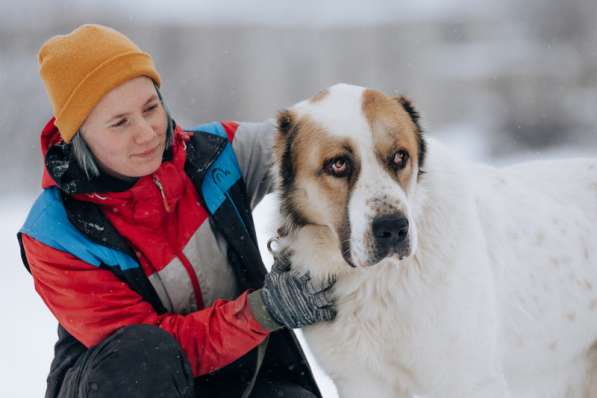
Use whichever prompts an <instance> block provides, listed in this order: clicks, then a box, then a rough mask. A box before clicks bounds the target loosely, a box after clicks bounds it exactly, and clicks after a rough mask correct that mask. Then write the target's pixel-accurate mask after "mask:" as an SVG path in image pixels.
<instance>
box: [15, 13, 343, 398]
mask: <svg viewBox="0 0 597 398" xmlns="http://www.w3.org/2000/svg"><path fill="white" fill-rule="evenodd" d="M39 63H40V74H41V77H42V80H43V81H44V84H45V87H46V91H47V93H48V96H49V99H50V101H51V103H52V107H53V113H54V117H53V118H52V119H51V120H50V121H49V122H48V123H47V125H46V126H45V128H44V129H43V131H42V136H41V142H42V149H43V153H44V155H45V170H44V176H43V188H44V190H43V192H42V194H41V195H40V197H39V198H38V199H37V201H36V203H35V204H34V205H33V207H32V209H31V212H30V214H29V216H28V218H27V221H26V222H25V225H24V226H23V228H22V229H21V231H20V232H19V234H18V237H19V242H20V244H21V249H22V254H23V261H24V263H25V265H26V266H27V268H28V269H29V270H30V272H31V274H32V275H33V279H34V282H35V288H36V290H37V292H38V293H39V295H40V296H41V297H42V299H43V300H44V302H45V303H46V304H47V306H48V308H49V309H50V311H51V312H52V313H53V314H54V315H55V317H56V318H57V320H58V321H59V329H58V334H59V340H58V342H57V344H56V347H55V358H54V360H53V362H52V366H51V370H50V375H49V377H48V390H47V392H46V397H71V396H73V397H74V396H77V397H87V396H89V397H119V396H122V397H195V396H198V397H241V396H242V397H248V396H250V397H267V396H276V394H278V395H281V396H285V397H314V396H320V393H319V391H318V389H317V386H316V384H315V382H314V380H313V377H312V375H311V372H310V369H309V367H308V364H307V363H306V361H305V357H304V355H303V353H302V351H301V350H300V347H299V346H298V344H297V342H296V339H295V338H294V335H293V334H292V332H290V331H289V330H288V329H289V328H295V327H302V326H305V325H308V324H312V323H315V322H319V321H325V320H331V319H333V317H334V316H335V310H334V305H333V302H332V300H331V298H330V292H331V287H332V285H333V281H329V283H326V284H325V286H321V287H318V288H314V287H313V286H311V284H310V281H309V278H308V277H303V278H297V277H295V276H293V275H292V273H290V272H287V270H288V267H285V266H284V264H283V263H278V264H275V265H274V267H273V270H272V272H271V273H270V274H266V271H265V269H264V267H263V264H262V262H261V259H260V256H259V252H258V249H257V244H256V238H255V231H254V227H253V222H252V219H251V209H252V208H253V207H254V206H255V205H256V204H257V203H258V202H259V201H260V199H261V198H262V197H263V196H264V195H265V194H266V193H268V192H269V191H270V190H271V187H272V182H271V180H270V178H269V176H268V170H267V166H268V163H269V160H270V155H271V139H272V137H271V135H272V134H273V131H274V126H272V125H271V124H268V123H264V124H237V123H234V122H224V123H210V124H207V125H203V126H200V127H198V128H195V129H192V130H191V131H184V130H183V129H182V128H181V127H180V126H178V125H177V124H176V123H175V122H174V121H173V120H172V119H171V118H170V116H169V114H168V112H167V110H166V109H165V107H164V105H163V102H162V98H161V95H160V92H159V85H160V76H159V75H158V73H157V71H156V70H155V67H154V64H153V61H152V59H151V57H150V55H149V54H147V53H144V52H142V51H141V50H140V49H139V48H138V47H137V46H136V45H135V44H134V43H133V42H131V41H130V40H129V39H128V38H127V37H125V36H124V35H122V34H121V33H119V32H117V31H115V30H113V29H110V28H107V27H104V26H100V25H83V26H81V27H79V28H77V29H75V30H74V31H73V32H71V33H69V34H67V35H63V36H55V37H53V38H51V39H50V40H48V41H47V42H46V43H45V44H44V45H43V46H42V47H41V49H40V52H39Z"/></svg>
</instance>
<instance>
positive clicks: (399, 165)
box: [392, 149, 409, 170]
mask: <svg viewBox="0 0 597 398" xmlns="http://www.w3.org/2000/svg"><path fill="white" fill-rule="evenodd" d="M408 157H409V156H408V152H406V151H405V150H404V149H400V150H398V151H396V153H394V156H393V157H392V163H393V166H394V167H395V168H396V169H397V170H402V169H403V168H405V167H406V165H407V164H408Z"/></svg>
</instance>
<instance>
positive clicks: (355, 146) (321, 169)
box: [274, 84, 425, 267]
mask: <svg viewBox="0 0 597 398" xmlns="http://www.w3.org/2000/svg"><path fill="white" fill-rule="evenodd" d="M274 154H275V167H274V169H275V172H276V174H277V177H278V189H279V191H280V194H281V200H282V213H283V215H284V216H285V217H286V219H287V221H288V225H287V227H289V228H293V227H300V226H301V225H307V224H317V225H325V226H327V227H329V228H330V230H331V231H333V232H334V234H335V236H336V237H337V239H338V244H339V249H340V250H342V254H343V256H344V258H345V259H346V261H347V262H348V263H349V264H350V265H352V266H357V267H365V266H369V265H374V264H376V263H378V262H379V261H381V260H382V259H384V258H386V257H392V256H393V257H396V258H400V259H401V258H404V257H407V256H410V255H412V254H413V253H414V251H415V249H416V242H417V239H416V237H417V232H416V227H415V222H414V220H413V214H412V205H411V204H410V200H411V199H412V195H413V194H414V191H415V189H416V185H417V180H418V177H419V173H420V171H421V168H422V164H423V161H424V155H425V143H424V141H423V137H422V133H421V129H420V128H419V125H418V114H417V112H416V111H415V110H414V108H413V107H412V105H411V103H410V102H409V101H408V100H407V99H406V98H404V97H389V96H386V95H384V94H383V93H381V92H378V91H374V90H369V89H364V88H362V87H355V86H349V85H345V84H339V85H335V86H333V87H331V88H330V89H328V90H324V91H322V92H321V93H319V94H318V95H316V96H315V97H313V98H311V99H309V100H306V101H303V102H300V103H298V104H296V105H295V106H293V107H291V108H290V109H288V110H286V111H283V112H280V114H279V115H278V134H277V137H276V142H275V147H274Z"/></svg>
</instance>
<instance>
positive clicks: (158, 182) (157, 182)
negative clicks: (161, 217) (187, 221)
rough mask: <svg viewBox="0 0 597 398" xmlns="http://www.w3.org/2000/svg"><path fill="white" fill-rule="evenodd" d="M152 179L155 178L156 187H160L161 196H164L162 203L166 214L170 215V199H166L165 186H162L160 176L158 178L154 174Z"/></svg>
mask: <svg viewBox="0 0 597 398" xmlns="http://www.w3.org/2000/svg"><path fill="white" fill-rule="evenodd" d="M152 177H153V183H154V184H155V185H156V187H158V190H159V191H160V195H161V196H162V203H163V204H164V209H166V213H170V211H171V209H170V206H169V205H168V199H166V193H165V192H164V186H163V185H162V182H161V181H160V179H159V178H158V176H156V175H155V174H154V175H153V176H152Z"/></svg>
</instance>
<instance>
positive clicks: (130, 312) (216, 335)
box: [23, 234, 269, 376]
mask: <svg viewBox="0 0 597 398" xmlns="http://www.w3.org/2000/svg"><path fill="white" fill-rule="evenodd" d="M23 246H24V248H25V253H26V256H27V260H28V263H29V266H30V269H31V273H32V275H33V278H34V283H35V289H36V290H37V292H38V293H39V295H40V296H41V297H42V299H43V301H44V302H45V303H46V305H47V306H48V308H49V309H50V311H51V312H52V313H53V314H54V316H55V317H56V318H57V319H58V321H59V322H60V324H61V325H62V326H63V327H64V328H65V329H66V330H67V331H68V332H69V333H71V334H72V335H73V336H74V337H75V338H76V339H77V340H79V341H80V342H81V343H83V344H84V345H85V346H87V347H92V346H94V345H96V344H98V343H99V342H101V341H102V340H104V339H105V338H106V337H108V336H109V335H110V334H112V333H113V332H115V331H116V330H117V329H119V328H121V327H124V326H128V325H134V324H151V325H157V326H159V327H161V328H162V329H164V330H165V331H167V332H169V333H170V334H172V335H173V336H174V337H175V338H176V340H177V341H178V342H179V344H180V345H181V347H182V349H183V350H184V351H185V353H186V354H187V357H188V360H189V362H190V363H191V366H192V369H193V375H194V376H200V375H203V374H207V373H210V372H213V371H215V370H217V369H219V368H222V367H224V366H226V365H228V364H229V363H231V362H233V361H234V360H236V359H238V358H240V357H241V356H242V355H244V354H245V353H247V352H249V351H250V350H251V349H253V348H254V347H256V346H257V345H259V344H260V343H261V342H262V341H263V340H264V339H265V338H266V336H267V335H268V333H269V330H268V329H266V328H264V327H263V326H261V324H260V323H259V322H257V321H256V319H255V316H254V315H253V313H252V312H251V308H250V306H249V303H248V302H247V292H245V293H243V294H242V295H241V296H240V297H238V298H237V299H235V300H231V301H224V300H218V301H216V302H215V303H214V304H213V305H212V306H210V307H208V308H205V309H202V310H199V311H196V312H193V313H190V314H187V315H180V314H173V313H167V314H162V315H158V314H157V313H156V312H155V311H154V309H153V307H152V306H151V305H150V304H149V303H148V302H146V301H144V300H143V298H142V297H141V296H139V295H138V294H137V293H136V292H134V291H133V290H131V289H130V288H129V287H128V285H127V284H126V283H124V282H122V281H121V280H120V279H118V278H117V277H116V276H115V275H114V274H113V273H112V272H111V271H109V270H106V269H102V268H98V267H95V266H92V265H89V264H87V263H85V262H83V261H81V260H79V259H77V258H76V257H74V256H72V255H70V254H68V253H65V252H62V251H59V250H56V249H54V248H52V247H49V246H47V245H44V244H43V243H41V242H39V241H37V240H35V239H33V238H31V237H29V236H27V235H25V234H24V235H23Z"/></svg>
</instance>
